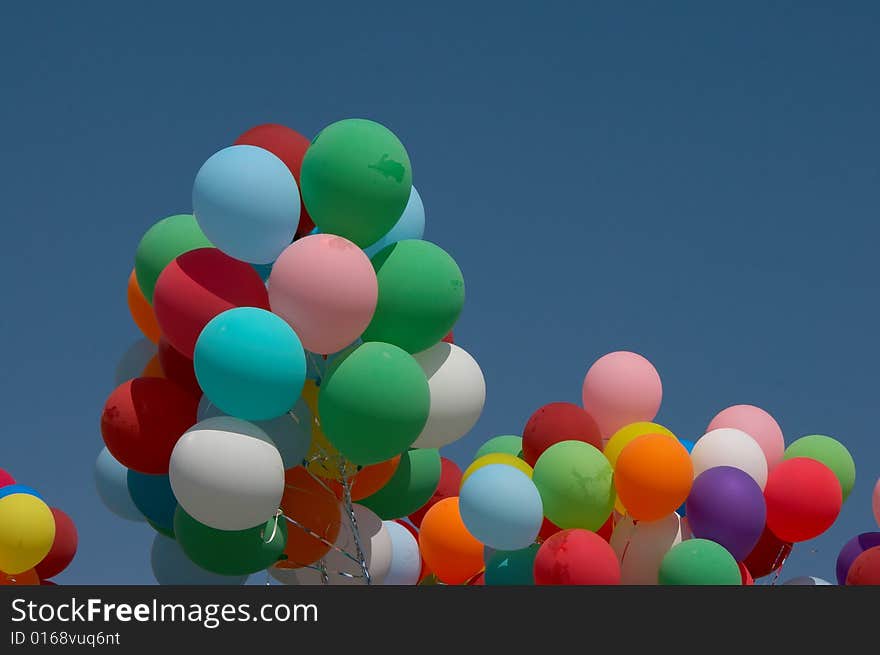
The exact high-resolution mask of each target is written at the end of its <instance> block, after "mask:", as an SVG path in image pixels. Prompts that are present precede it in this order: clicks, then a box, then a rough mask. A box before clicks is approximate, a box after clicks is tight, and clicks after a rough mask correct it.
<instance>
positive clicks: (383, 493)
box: [358, 448, 441, 521]
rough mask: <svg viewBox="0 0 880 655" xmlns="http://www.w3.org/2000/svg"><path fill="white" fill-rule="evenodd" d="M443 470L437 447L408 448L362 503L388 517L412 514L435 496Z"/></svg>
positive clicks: (389, 518) (384, 518)
mask: <svg viewBox="0 0 880 655" xmlns="http://www.w3.org/2000/svg"><path fill="white" fill-rule="evenodd" d="M440 470H441V465H440V451H439V450H437V449H436V448H413V449H411V450H408V451H407V452H405V453H403V454H402V455H401V456H400V464H398V465H397V470H396V471H394V475H393V476H391V479H390V480H389V481H388V482H387V483H386V484H385V486H384V487H382V488H381V489H379V491H377V492H376V493H374V494H373V495H372V496H368V497H366V498H364V499H362V500H359V501H358V503H360V504H361V505H363V506H364V507H367V508H368V509H371V510H373V511H374V512H375V513H376V515H377V516H378V517H379V518H381V519H382V520H384V521H390V520H392V519H399V518H403V517H404V516H409V515H410V514H412V513H413V512H415V511H416V510H418V509H421V508H422V507H423V506H424V505H425V503H427V502H428V501H429V500H431V496H433V495H434V492H435V491H437V486H438V485H439V484H440Z"/></svg>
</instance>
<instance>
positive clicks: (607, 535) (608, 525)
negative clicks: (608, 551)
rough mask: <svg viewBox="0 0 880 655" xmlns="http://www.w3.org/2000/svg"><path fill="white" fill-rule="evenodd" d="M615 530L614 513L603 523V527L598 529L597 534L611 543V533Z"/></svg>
mask: <svg viewBox="0 0 880 655" xmlns="http://www.w3.org/2000/svg"><path fill="white" fill-rule="evenodd" d="M613 532H614V513H613V512H612V513H611V516H609V517H608V520H607V521H605V523H603V524H602V527H601V528H599V529H598V530H596V534H597V535H599V536H600V537H602V538H603V539H604V540H605V541H607V542H608V543H611V534H612V533H613Z"/></svg>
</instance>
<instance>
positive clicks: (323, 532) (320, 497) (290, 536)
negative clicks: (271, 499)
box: [277, 466, 342, 569]
mask: <svg viewBox="0 0 880 655" xmlns="http://www.w3.org/2000/svg"><path fill="white" fill-rule="evenodd" d="M281 511H283V512H284V514H285V516H288V517H290V518H291V519H293V520H294V521H296V523H298V524H299V525H297V524H294V523H290V522H288V523H287V545H286V546H285V547H284V554H285V555H287V560H286V561H281V562H278V564H277V566H278V567H279V568H291V569H298V568H300V567H303V566H308V565H309V564H314V563H315V562H317V561H318V560H319V559H321V558H322V557H324V555H326V554H327V553H328V552H329V551H330V545H329V544H333V543H336V538H337V537H338V536H339V528H340V525H341V523H342V515H341V511H340V503H339V499H338V498H336V496H335V494H334V493H333V492H332V491H331V490H329V489H327V488H326V487H325V486H324V485H323V484H321V483H320V482H318V481H317V480H315V478H313V477H312V475H311V474H310V473H309V472H308V471H307V470H306V469H305V468H303V467H302V466H296V467H294V468H290V469H287V470H286V471H285V472H284V495H283V496H282V497H281ZM300 526H302V527H300ZM303 528H307V529H308V531H311V532H313V533H315V534H317V535H319V536H320V537H322V538H323V539H324V541H322V540H321V539H319V538H317V537H315V536H313V535H312V534H310V533H309V532H308V531H307V530H305V529H303ZM325 541H326V542H328V543H324V542H325Z"/></svg>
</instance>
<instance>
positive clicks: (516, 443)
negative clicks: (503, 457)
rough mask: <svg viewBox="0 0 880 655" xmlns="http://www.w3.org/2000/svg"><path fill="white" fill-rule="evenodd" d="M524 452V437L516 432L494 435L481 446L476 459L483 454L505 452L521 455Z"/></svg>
mask: <svg viewBox="0 0 880 655" xmlns="http://www.w3.org/2000/svg"><path fill="white" fill-rule="evenodd" d="M521 452H522V437H520V436H517V435H515V434H502V435H501V436H498V437H492V438H491V439H489V441H487V442H486V443H484V444H483V445H482V446H480V449H479V450H478V451H477V454H476V455H474V460H478V459H480V458H481V457H482V456H483V455H491V454H492V453H505V454H507V455H513V456H514V457H519V454H520V453H521Z"/></svg>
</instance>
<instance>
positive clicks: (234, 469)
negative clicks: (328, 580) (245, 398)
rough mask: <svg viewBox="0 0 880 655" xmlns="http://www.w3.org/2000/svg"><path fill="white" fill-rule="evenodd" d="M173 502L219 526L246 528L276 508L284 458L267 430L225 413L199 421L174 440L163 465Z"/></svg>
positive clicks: (204, 520)
mask: <svg viewBox="0 0 880 655" xmlns="http://www.w3.org/2000/svg"><path fill="white" fill-rule="evenodd" d="M168 476H169V478H170V481H171V489H172V491H174V497H175V498H177V502H178V503H180V506H181V507H182V508H183V509H184V510H185V511H186V513H187V514H189V515H190V516H192V517H193V518H194V519H195V520H197V521H199V522H200V523H204V524H205V525H207V526H209V527H212V528H216V529H218V530H246V529H248V528H252V527H254V526H256V525H260V524H261V523H265V522H266V521H268V520H269V519H270V518H272V516H273V515H274V514H275V512H276V510H277V509H278V506H279V505H280V504H281V496H282V495H283V493H284V463H283V461H282V459H281V454H280V453H279V452H278V449H277V448H276V447H275V444H273V443H272V440H271V439H270V438H269V437H268V436H267V435H266V433H265V432H264V431H263V430H261V429H260V428H259V427H257V426H256V425H254V424H253V423H248V422H247V421H242V420H240V419H237V418H232V417H230V416H218V417H215V418H209V419H207V420H204V421H201V422H199V423H197V424H196V425H194V426H193V427H191V428H190V429H189V430H187V431H186V432H185V433H184V434H183V436H182V437H180V439H179V440H178V442H177V444H176V445H175V446H174V450H173V451H172V453H171V464H170V467H169V469H168Z"/></svg>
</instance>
